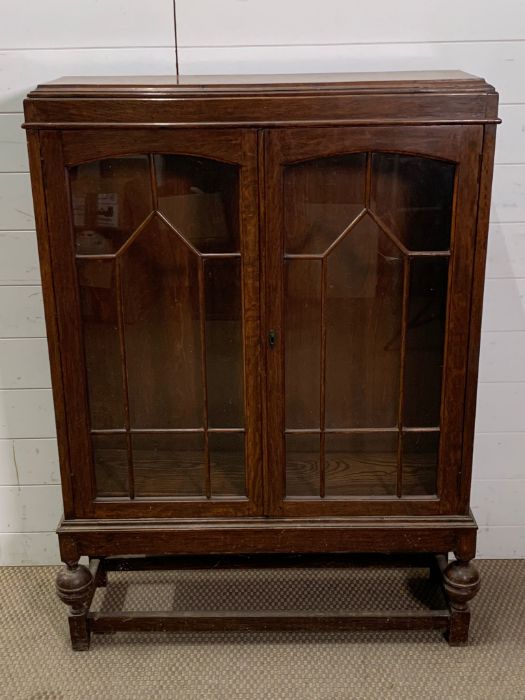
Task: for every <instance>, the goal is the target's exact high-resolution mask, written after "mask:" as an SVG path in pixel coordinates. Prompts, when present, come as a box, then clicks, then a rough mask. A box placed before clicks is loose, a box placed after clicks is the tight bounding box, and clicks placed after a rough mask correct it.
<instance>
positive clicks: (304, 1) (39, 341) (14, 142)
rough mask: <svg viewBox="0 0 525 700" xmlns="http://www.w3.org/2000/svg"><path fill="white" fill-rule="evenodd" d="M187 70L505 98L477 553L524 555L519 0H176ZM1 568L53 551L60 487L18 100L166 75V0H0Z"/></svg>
mask: <svg viewBox="0 0 525 700" xmlns="http://www.w3.org/2000/svg"><path fill="white" fill-rule="evenodd" d="M176 5H177V8H176V9H177V37H178V53H179V64H180V71H181V72H182V73H229V72H236V73H239V72H240V73H247V72H253V73H256V72H308V71H348V70H349V71H351V70H403V69H425V68H428V69H439V68H461V69H463V70H467V71H470V72H472V73H475V74H478V75H481V76H483V77H485V78H486V79H487V80H488V81H489V82H492V83H493V84H494V85H495V86H496V88H497V89H498V91H499V92H500V95H501V116H502V118H503V125H502V127H501V128H500V129H499V132H498V146H497V155H496V161H497V165H496V172H495V183H494V197H493V207H492V214H491V222H492V223H491V238H490V246H489V259H488V269H487V276H488V279H487V285H486V295H485V312H484V318H483V345H482V354H481V373H480V388H479V400H478V419H477V424H476V425H477V436H476V449H475V464H474V484H473V495H472V503H473V509H474V511H475V514H476V517H477V519H478V522H479V524H480V536H479V547H478V551H479V555H480V556H481V557H523V556H525V81H523V75H524V74H525V33H524V32H523V27H524V26H525V5H524V4H523V1H522V0H501V1H500V2H499V3H497V4H496V5H495V4H494V3H488V2H487V3H484V2H481V3H480V1H479V0H462V2H457V0H439V1H438V0H429V2H421V0H399V1H398V2H396V3H391V2H387V0H376V1H375V2H368V3H354V2H348V0H324V2H313V0H285V1H283V0H264V2H263V1H262V0H258V1H257V0H221V1H220V2H217V0H176ZM0 8H1V16H2V22H1V23H0V563H3V564H39V563H49V562H55V561H58V552H57V546H56V537H55V535H54V533H53V530H54V528H55V526H56V523H57V521H58V519H59V515H60V511H61V505H60V487H59V473H58V466H57V455H56V443H55V439H54V435H55V430H54V423H53V409H52V401H51V392H50V380H49V367H48V361H47V354H46V341H45V328H44V321H43V311H42V300H41V293H40V287H39V284H40V278H39V272H38V263H37V255H36V244H35V232H34V219H33V213H32V204H31V195H30V188H29V176H28V173H27V170H28V167H27V157H26V149H25V135H24V134H23V132H22V131H21V130H20V128H19V127H20V123H21V122H22V114H21V112H22V99H23V97H24V95H25V94H26V93H27V91H28V90H29V89H31V88H33V87H34V86H35V85H36V84H37V83H38V82H42V81H45V80H49V79H52V78H55V77H58V76H60V75H74V74H77V75H79V74H86V75H89V74H91V75H97V74H98V75H103V74H105V75H111V74H113V75H118V74H132V73H140V74H155V73H163V74H166V73H168V74H169V73H173V72H174V71H175V38H174V21H173V17H174V12H173V4H172V0H155V2H150V3H145V2H143V0H104V2H101V1H100V0H98V1H97V0H82V1H81V2H75V3H71V2H68V1H67V0H47V1H46V2H42V1H41V0H25V2H24V3H17V2H14V0H1V2H0Z"/></svg>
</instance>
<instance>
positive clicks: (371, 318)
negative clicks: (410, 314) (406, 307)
mask: <svg viewBox="0 0 525 700" xmlns="http://www.w3.org/2000/svg"><path fill="white" fill-rule="evenodd" d="M402 303H403V259H402V254H401V253H400V252H399V250H398V249H397V248H396V247H395V246H394V244H393V243H391V242H390V240H389V239H388V238H387V237H386V236H385V235H384V234H383V233H382V232H381V231H380V230H379V229H378V228H377V226H376V225H375V224H374V223H373V222H372V221H371V220H370V219H369V218H368V217H365V218H364V219H363V220H362V221H361V222H360V223H359V224H357V226H356V227H355V228H354V229H352V230H351V231H350V232H349V233H348V234H347V236H346V237H345V238H344V240H343V241H341V243H339V244H338V246H337V247H336V248H335V249H334V250H333V251H332V252H331V253H330V255H329V256H328V271H327V301H326V426H327V427H329V428H363V427H366V428H389V427H395V426H396V425H397V414H398V404H399V374H400V336H401V318H402Z"/></svg>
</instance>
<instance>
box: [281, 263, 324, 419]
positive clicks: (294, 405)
mask: <svg viewBox="0 0 525 700" xmlns="http://www.w3.org/2000/svg"><path fill="white" fill-rule="evenodd" d="M285 289H286V291H285V295H286V305H285V315H286V317H285V329H286V331H285V348H286V350H285V383H286V384H285V415H286V427H287V428H314V429H319V426H320V414H319V391H320V382H321V374H320V372H321V261H320V260H286V261H285Z"/></svg>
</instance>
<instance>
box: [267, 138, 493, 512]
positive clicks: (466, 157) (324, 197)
mask: <svg viewBox="0 0 525 700" xmlns="http://www.w3.org/2000/svg"><path fill="white" fill-rule="evenodd" d="M481 147H482V127H478V126H466V127H464V126H436V127H423V126H417V127H396V128H392V127H388V128H387V127H348V128H346V127H345V128H324V129H296V130H292V129H290V130H284V129H283V130H276V131H273V132H271V133H268V135H267V148H266V199H267V207H266V225H267V240H266V280H267V281H266V285H267V296H266V313H267V322H266V325H267V329H268V330H267V332H268V333H269V339H268V340H269V342H268V344H267V383H268V407H267V413H268V430H269V433H268V445H269V449H268V474H269V479H268V480H269V484H270V493H269V502H268V506H267V507H268V510H269V512H272V513H275V514H281V515H282V514H284V515H297V516H299V515H300V516H317V515H359V514H385V515H396V514H400V515H401V514H413V515H430V514H445V513H446V514H450V513H454V512H456V511H457V509H458V507H459V506H458V496H457V493H458V484H459V480H460V478H461V448H462V430H463V408H464V393H465V372H466V363H467V350H468V320H469V301H470V293H471V283H472V266H473V254H474V245H475V226H476V204H477V178H478V170H479V154H480V152H481Z"/></svg>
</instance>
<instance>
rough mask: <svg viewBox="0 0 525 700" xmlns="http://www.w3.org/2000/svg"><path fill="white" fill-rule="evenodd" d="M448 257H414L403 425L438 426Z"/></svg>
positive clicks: (411, 265)
mask: <svg viewBox="0 0 525 700" xmlns="http://www.w3.org/2000/svg"><path fill="white" fill-rule="evenodd" d="M447 282H448V258H445V257H443V258H442V257H432V258H413V259H412V260H411V261H410V292H409V300H408V323H407V334H406V359H405V406H404V424H405V425H406V426H414V427H417V426H419V427H426V426H429V427H431V426H437V425H439V422H440V404H441V384H442V375H443V358H444V342H445V321H446V308H447V301H446V300H447Z"/></svg>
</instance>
